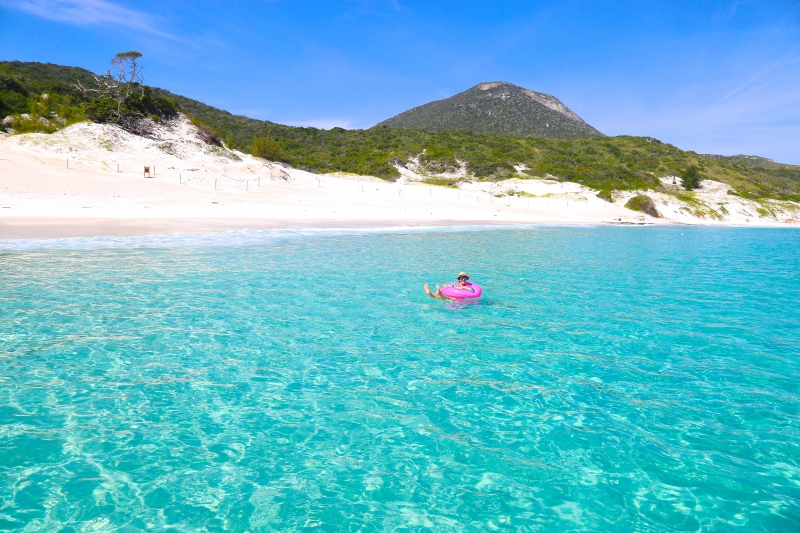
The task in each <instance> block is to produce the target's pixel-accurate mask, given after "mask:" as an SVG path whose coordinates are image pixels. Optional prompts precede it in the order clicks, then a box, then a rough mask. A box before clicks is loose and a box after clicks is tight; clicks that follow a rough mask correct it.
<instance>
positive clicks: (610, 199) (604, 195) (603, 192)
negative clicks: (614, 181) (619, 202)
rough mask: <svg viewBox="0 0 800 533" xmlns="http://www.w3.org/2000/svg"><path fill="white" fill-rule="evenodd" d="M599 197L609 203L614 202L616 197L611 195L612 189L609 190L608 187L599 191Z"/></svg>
mask: <svg viewBox="0 0 800 533" xmlns="http://www.w3.org/2000/svg"><path fill="white" fill-rule="evenodd" d="M597 197H598V198H600V199H601V200H605V201H606V202H609V203H613V202H614V197H613V196H612V195H611V191H609V190H608V189H603V190H601V191H600V192H598V193H597Z"/></svg>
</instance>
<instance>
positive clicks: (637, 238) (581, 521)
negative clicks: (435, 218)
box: [0, 227, 800, 532]
mask: <svg viewBox="0 0 800 533" xmlns="http://www.w3.org/2000/svg"><path fill="white" fill-rule="evenodd" d="M682 232H683V233H684V235H683V236H682V235H681V233H682ZM468 250H478V251H477V252H469V251H468ZM462 269H464V270H467V271H468V272H470V273H471V274H472V275H473V280H474V281H477V282H479V283H481V284H482V285H483V286H484V288H485V291H486V292H485V296H486V297H485V298H484V299H482V301H480V302H478V303H476V304H467V305H458V304H449V303H443V302H438V301H433V300H431V299H429V298H428V297H427V296H425V295H424V293H423V292H422V290H421V284H422V283H423V282H425V281H428V282H436V281H448V282H449V281H451V280H452V277H453V274H454V273H456V272H458V271H459V270H462ZM798 272H800V232H796V231H790V230H749V229H735V230H734V229H720V230H714V229H696V228H685V229H676V228H667V229H660V228H604V227H603V228H538V229H524V230H522V229H502V230H481V231H470V230H465V229H461V230H458V231H405V230H395V231H392V232H386V233H383V232H368V231H366V232H340V231H327V232H325V231H322V232H274V231H273V232H239V233H236V234H220V235H216V236H207V237H180V236H179V237H170V238H142V239H99V240H92V239H85V240H84V239H78V240H66V241H60V242H49V243H41V242H40V243H36V242H33V241H17V242H8V241H6V242H0V343H1V344H0V529H20V530H22V529H25V528H27V530H31V531H40V530H46V531H59V530H61V531H106V530H120V531H136V530H164V529H168V528H172V530H173V531H197V530H204V529H205V530H208V531H223V530H225V531H271V530H276V531H281V530H283V531H296V530H309V531H385V530H395V531H478V530H481V531H484V530H508V531H601V530H602V531H770V532H775V531H798V530H799V529H800V444H798V441H800V439H799V438H798V435H800V311H798V308H800V306H799V305H798V299H799V298H800V279H799V278H800V274H798Z"/></svg>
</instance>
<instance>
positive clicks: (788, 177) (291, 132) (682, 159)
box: [0, 62, 800, 216]
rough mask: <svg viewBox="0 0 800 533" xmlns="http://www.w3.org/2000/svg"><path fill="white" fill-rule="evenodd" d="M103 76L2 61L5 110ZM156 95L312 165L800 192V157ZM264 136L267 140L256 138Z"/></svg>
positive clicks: (618, 185)
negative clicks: (687, 177)
mask: <svg viewBox="0 0 800 533" xmlns="http://www.w3.org/2000/svg"><path fill="white" fill-rule="evenodd" d="M93 76H94V75H93V74H92V73H91V72H89V71H87V70H84V69H79V68H72V67H61V66H58V65H44V64H40V63H19V62H4V63H0V109H2V110H6V111H4V112H5V113H12V112H13V113H26V112H29V111H30V109H31V105H33V104H34V103H35V102H36V101H37V99H38V98H40V95H41V94H42V93H45V92H46V93H48V94H49V95H50V98H51V101H52V102H58V105H64V104H66V105H67V108H68V110H69V109H72V110H76V109H77V110H78V112H82V110H83V108H84V107H83V106H84V104H86V103H87V102H89V101H90V100H91V98H88V97H87V96H86V95H84V94H81V93H80V92H79V91H77V90H76V89H75V88H74V84H75V82H76V81H81V82H82V83H84V85H85V84H86V83H91V82H92V80H93V79H94V78H93ZM3 80H5V81H3ZM9 80H10V81H9ZM3 84H5V85H3ZM8 87H12V88H11V89H9V88H8ZM150 94H151V96H152V97H153V98H158V99H165V98H168V99H170V100H171V101H173V102H174V103H175V104H176V106H177V108H179V109H181V110H183V111H184V112H185V113H187V114H188V115H189V116H191V117H193V122H194V123H195V124H199V125H201V126H204V127H205V128H206V130H207V132H209V133H208V134H209V135H212V134H213V135H214V136H215V138H216V139H220V135H224V136H225V138H226V144H227V145H228V146H232V145H235V146H238V147H240V149H242V150H244V151H250V152H252V151H253V150H255V151H256V152H257V153H258V154H268V155H269V156H270V157H269V158H270V159H277V160H280V161H283V162H285V163H287V164H289V165H292V166H293V167H296V168H300V169H303V170H308V171H310V172H317V173H327V172H343V173H352V174H362V175H372V176H378V177H381V178H384V179H387V180H394V179H396V178H398V177H399V172H398V170H397V168H396V165H406V164H408V161H409V160H410V158H419V163H420V165H421V167H422V171H423V172H424V173H429V174H435V175H434V176H431V178H432V179H431V183H440V184H442V185H452V184H453V183H455V182H457V181H458V180H459V178H457V177H456V176H455V175H454V171H455V170H457V169H459V168H461V167H462V165H463V166H465V167H466V169H467V171H468V172H470V173H471V174H473V175H474V176H475V177H476V178H477V179H480V180H500V179H505V178H509V177H514V176H517V177H525V176H527V177H530V178H537V177H540V178H550V179H557V180H561V181H575V182H578V183H582V184H584V185H586V186H588V187H591V188H594V189H596V190H599V191H601V193H600V195H601V197H603V198H605V199H607V200H611V199H612V194H613V191H614V190H636V189H638V190H647V189H653V190H656V191H662V192H670V193H671V194H675V193H674V191H672V188H670V187H664V186H662V184H661V181H660V180H659V178H661V177H664V176H679V175H683V174H684V173H685V170H686V169H688V168H689V167H690V166H692V165H695V166H696V167H697V171H698V173H700V174H702V176H703V177H704V178H706V179H711V180H716V181H720V182H723V183H728V184H730V185H731V186H732V187H733V188H734V193H733V194H736V195H739V196H742V197H745V198H749V199H756V200H757V199H760V198H774V199H782V200H792V201H800V167H798V166H793V165H782V164H779V163H774V162H772V161H770V160H767V159H763V158H757V157H750V156H736V157H723V156H711V155H701V154H697V153H695V152H686V151H683V150H680V149H678V148H676V147H675V146H672V145H669V144H665V143H662V142H660V141H658V140H656V139H652V138H649V137H629V136H619V137H604V136H594V137H579V138H572V139H547V138H541V137H514V136H510V135H497V134H489V133H474V132H469V131H422V130H409V129H401V128H390V127H386V126H376V127H374V128H371V129H368V130H344V129H342V128H333V129H331V130H320V129H316V128H297V127H292V126H284V125H280V124H274V123H271V122H267V121H261V120H255V119H251V118H248V117H244V116H237V115H232V114H231V113H228V112H227V111H222V110H220V109H216V108H214V107H211V106H208V105H205V104H203V103H201V102H198V101H196V100H192V99H189V98H186V97H184V96H180V95H176V94H173V93H170V92H168V91H165V90H163V89H156V88H154V89H152V92H151V93H150ZM259 138H260V139H263V140H258V141H256V139H259ZM212 144H213V143H212ZM220 144H221V141H220ZM262 150H266V152H265V151H262ZM262 156H263V157H267V156H266V155H262ZM520 163H522V164H525V168H526V170H524V171H523V174H519V173H517V171H516V170H515V169H514V167H513V165H518V164H520ZM687 197H689V198H691V196H690V195H687ZM691 200H694V199H693V198H691ZM694 202H695V204H697V203H699V202H697V201H696V200H694ZM696 207H697V209H698V210H699V211H707V212H708V215H710V216H714V213H716V212H715V211H713V209H711V208H709V207H708V206H700V205H697V206H696Z"/></svg>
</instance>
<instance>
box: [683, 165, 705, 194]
mask: <svg viewBox="0 0 800 533" xmlns="http://www.w3.org/2000/svg"><path fill="white" fill-rule="evenodd" d="M701 179H703V178H702V176H700V170H699V169H698V168H697V165H689V167H688V168H687V169H686V171H684V173H683V175H682V176H681V180H682V182H683V188H684V189H686V190H687V191H691V190H694V189H696V188H698V187H700V180H701Z"/></svg>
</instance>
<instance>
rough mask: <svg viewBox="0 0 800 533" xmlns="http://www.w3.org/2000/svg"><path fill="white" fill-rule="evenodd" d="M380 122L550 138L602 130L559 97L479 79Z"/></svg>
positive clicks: (393, 126)
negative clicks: (479, 80)
mask: <svg viewBox="0 0 800 533" xmlns="http://www.w3.org/2000/svg"><path fill="white" fill-rule="evenodd" d="M378 126H388V127H390V128H408V129H415V130H426V131H474V132H480V133H496V134H502V135H512V136H514V137H545V138H549V139H571V138H574V137H591V136H594V135H602V134H601V133H600V132H599V131H597V130H596V129H594V128H593V127H591V126H590V125H588V124H586V123H585V122H584V121H583V120H581V118H580V117H579V116H578V115H576V114H575V113H573V112H572V111H570V110H569V109H567V107H566V106H565V105H564V104H563V103H562V102H561V101H560V100H559V99H558V98H556V97H554V96H551V95H549V94H544V93H537V92H534V91H530V90H528V89H524V88H523V87H518V86H516V85H513V84H511V83H505V82H490V83H479V84H478V85H476V86H474V87H471V88H470V89H467V90H466V91H464V92H461V93H458V94H457V95H455V96H451V97H450V98H445V99H444V100H437V101H435V102H430V103H427V104H424V105H421V106H418V107H415V108H413V109H409V110H408V111H405V112H404V113H400V114H399V115H397V116H394V117H392V118H390V119H388V120H384V121H383V122H381V123H380V124H378Z"/></svg>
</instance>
